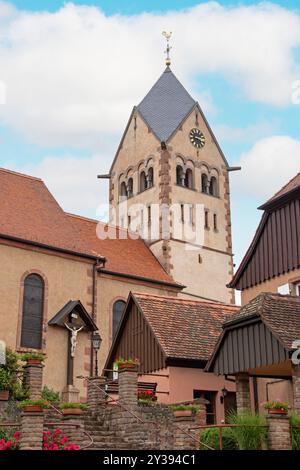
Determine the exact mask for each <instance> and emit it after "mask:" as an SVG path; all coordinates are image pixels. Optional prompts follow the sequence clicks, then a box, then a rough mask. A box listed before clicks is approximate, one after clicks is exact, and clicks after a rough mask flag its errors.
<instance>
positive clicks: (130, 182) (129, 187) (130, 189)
mask: <svg viewBox="0 0 300 470" xmlns="http://www.w3.org/2000/svg"><path fill="white" fill-rule="evenodd" d="M127 195H128V197H132V196H133V179H132V178H129V180H128V184H127Z"/></svg>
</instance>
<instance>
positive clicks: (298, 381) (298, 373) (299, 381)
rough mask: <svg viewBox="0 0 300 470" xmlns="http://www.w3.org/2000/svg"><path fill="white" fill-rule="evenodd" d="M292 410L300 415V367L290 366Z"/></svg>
mask: <svg viewBox="0 0 300 470" xmlns="http://www.w3.org/2000/svg"><path fill="white" fill-rule="evenodd" d="M292 380H293V398H294V410H295V411H296V413H297V414H300V365H294V364H292Z"/></svg>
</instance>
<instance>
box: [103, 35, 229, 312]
mask: <svg viewBox="0 0 300 470" xmlns="http://www.w3.org/2000/svg"><path fill="white" fill-rule="evenodd" d="M165 36H166V39H167V51H166V52H167V60H166V68H165V70H164V71H163V73H162V75H161V76H160V77H159V79H158V80H157V82H156V83H155V84H154V85H153V87H152V88H151V90H150V91H149V92H148V93H147V94H146V96H145V97H144V99H143V100H142V101H141V102H140V104H139V105H137V106H135V107H134V108H133V110H132V113H131V116H130V118H129V121H128V124H127V126H126V129H125V131H124V134H123V137H122V139H121V142H120V145H119V148H118V150H117V153H116V156H115V158H114V161H113V163H112V166H111V169H110V204H111V206H112V208H113V215H112V217H111V219H112V221H113V222H114V223H116V224H117V225H121V226H123V227H126V228H127V227H128V228H129V230H131V231H134V232H136V231H139V233H140V234H141V236H143V238H144V239H145V242H146V243H147V244H148V245H149V247H150V249H151V250H152V252H153V254H154V255H155V256H156V257H157V258H158V260H159V261H160V262H161V264H162V265H163V266H164V268H165V269H166V270H167V271H168V272H169V274H170V275H171V276H172V277H173V278H174V280H175V281H177V282H179V283H181V284H183V285H184V286H185V288H184V289H183V293H182V294H180V295H184V296H185V297H188V296H189V297H190V298H191V299H192V298H195V299H197V298H198V299H199V298H202V299H205V300H208V301H209V300H216V301H222V302H227V303H233V302H234V295H233V291H232V290H231V289H228V288H227V287H226V285H227V284H228V283H229V281H230V280H231V278H232V275H233V261H232V242H231V216H230V193H229V176H228V173H229V171H230V167H229V165H228V163H227V161H226V158H225V156H224V154H223V152H222V150H221V148H220V146H219V145H218V142H217V140H216V138H215V136H214V134H213V132H212V130H211V128H210V126H209V124H208V122H207V120H206V118H205V116H204V114H203V112H202V110H201V107H200V105H199V103H198V102H196V101H195V100H194V99H193V98H192V97H191V96H190V94H189V93H188V92H187V90H186V89H185V88H184V87H183V85H182V84H181V83H180V81H179V80H178V79H177V77H176V76H175V74H174V73H173V72H172V70H171V68H170V65H171V61H170V57H169V52H170V46H169V40H170V34H167V33H165ZM168 207H172V208H173V209H174V208H175V209H174V210H172V215H171V216H170V214H169V215H168V219H167V223H166V220H165V219H166V218H165V217H164V211H165V210H166V211H167V210H168ZM136 208H138V210H139V217H140V219H139V220H140V223H139V224H136V220H137V218H136V217H135V214H136ZM199 208H201V211H200V212H201V215H200V216H199V217H200V218H199V217H198V216H197V214H198V212H197V211H198V209H199ZM199 221H200V222H199ZM199 223H200V224H201V226H199ZM166 225H169V226H168V227H166ZM180 225H181V226H186V227H187V228H188V229H190V230H192V231H193V230H196V229H197V231H199V230H200V232H201V234H200V235H201V236H200V238H199V237H198V238H196V239H195V240H193V241H192V242H190V239H189V243H187V239H186V237H185V236H183V237H180V236H178V233H179V232H180V230H179V231H178V226H179V227H180ZM151 231H152V233H151ZM166 232H168V234H167V236H166ZM199 240H200V241H199ZM187 245H189V246H187Z"/></svg>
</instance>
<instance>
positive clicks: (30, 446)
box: [20, 411, 44, 450]
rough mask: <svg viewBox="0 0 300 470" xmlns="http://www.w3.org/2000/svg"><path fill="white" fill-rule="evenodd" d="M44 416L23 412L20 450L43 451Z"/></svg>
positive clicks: (40, 413) (39, 413)
mask: <svg viewBox="0 0 300 470" xmlns="http://www.w3.org/2000/svg"><path fill="white" fill-rule="evenodd" d="M43 430H44V414H43V413H42V412H38V413H28V412H24V411H23V412H22V414H21V438H20V450H42V448H43Z"/></svg>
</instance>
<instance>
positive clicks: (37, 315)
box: [20, 274, 45, 349]
mask: <svg viewBox="0 0 300 470" xmlns="http://www.w3.org/2000/svg"><path fill="white" fill-rule="evenodd" d="M44 288H45V286H44V281H43V279H42V278H41V277H40V276H39V275H38V274H29V275H28V276H27V277H26V279H25V281H24V292H23V311H22V326H21V341H20V345H21V347H23V348H32V349H41V348H42V335H43V318H44Z"/></svg>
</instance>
